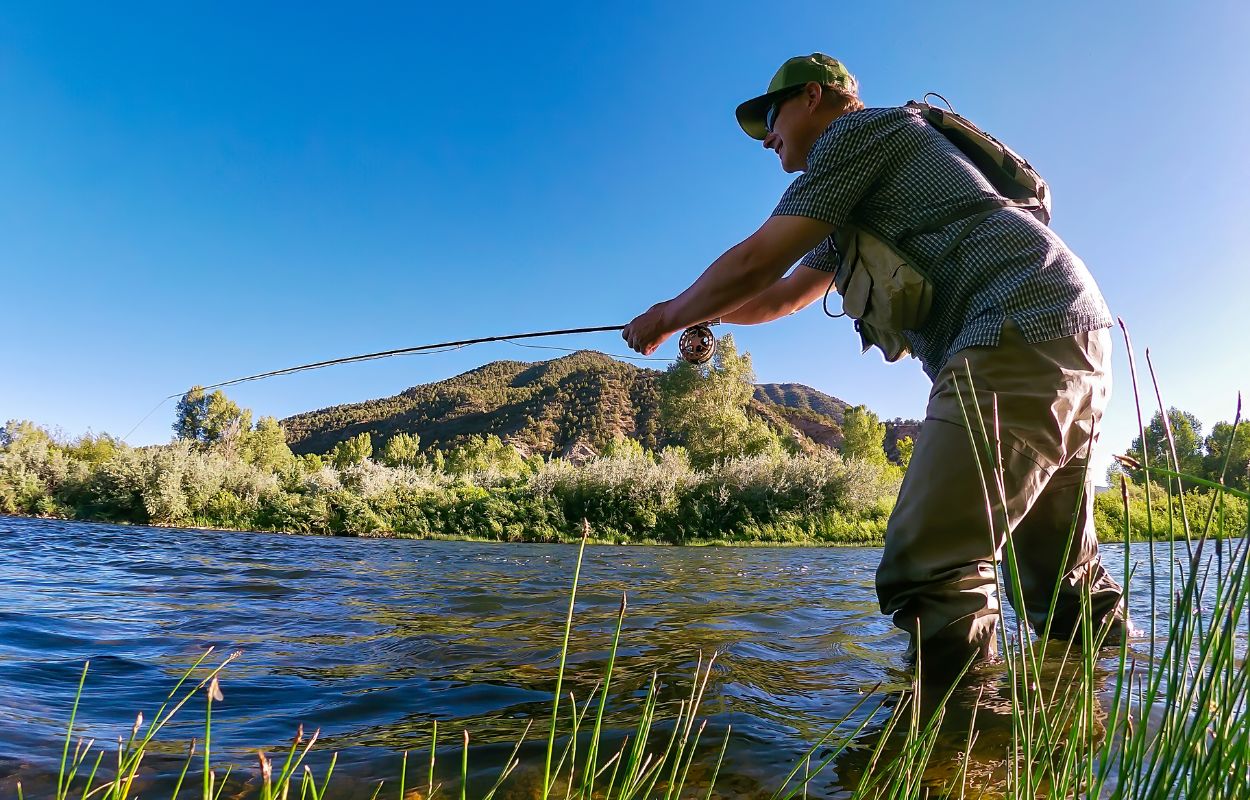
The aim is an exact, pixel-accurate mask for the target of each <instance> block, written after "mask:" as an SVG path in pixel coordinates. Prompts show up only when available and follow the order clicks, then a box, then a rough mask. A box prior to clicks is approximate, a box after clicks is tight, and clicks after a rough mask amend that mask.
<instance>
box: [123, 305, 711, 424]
mask: <svg viewBox="0 0 1250 800" xmlns="http://www.w3.org/2000/svg"><path fill="white" fill-rule="evenodd" d="M719 324H720V320H719V319H714V320H709V321H708V322H704V323H700V324H698V325H692V326H690V327H689V328H686V330H685V331H683V332H682V334H681V338H680V339H678V342H677V349H678V352H679V353H680V354H681V357H682V358H683V359H684V360H686V361H688V362H690V363H691V364H696V365H701V364H706V363H707V362H709V361H711V360H712V356H714V355H715V354H716V336H715V335H714V334H713V333H712V330H711V327H710V326H712V325H719ZM622 330H625V326H624V325H601V326H598V327H594V328H565V329H563V330H558V331H534V332H531V333H514V334H511V335H508V336H483V337H481V338H479V339H461V340H459V341H455V342H438V343H437V344H422V345H417V346H416V347H400V348H397V349H395V350H379V351H378V352H376V353H364V354H362V355H358V356H346V357H344V358H332V359H329V360H327V361H316V362H313V363H311V364H300V365H299V366H295V367H286V368H285V369H276V370H272V371H270V372H261V373H257V374H256V375H248V376H246V377H243V378H234V379H232V380H228V381H222V382H221V383H213V384H210V385H208V386H201V387H200V389H201V391H206V390H208V389H220V388H222V387H223V386H234V385H236V384H240V383H247V382H248V381H258V380H262V379H264V378H276V377H278V376H279V375H292V374H294V373H296V372H304V371H306V370H311V369H321V368H323V367H333V366H337V365H339V364H355V363H357V362H360V361H373V360H374V359H379V358H390V357H391V356H403V355H411V354H415V353H437V352H446V351H449V350H458V349H460V348H462V347H468V346H469V345H474V344H487V343H489V342H511V341H513V340H515V339H537V338H539V337H544V336H572V335H574V334H580V333H605V332H608V331H622ZM523 346H524V345H523ZM183 396H185V393H180V394H171V395H170V396H169V397H166V398H165V399H164V400H162V401H161V402H160V403H159V404H158V405H157V406H156V408H154V409H152V410H151V411H149V412H148V413H147V415H146V416H144V418H143V419H141V420H139V423H138V425H135V426H134V428H131V430H130V433H128V434H126V435H125V436H123V437H122V441H125V440H126V439H127V438H129V437H130V434H131V433H134V432H135V431H136V430H138V429H139V425H142V424H143V423H144V422H146V421H147V419H148V417H150V416H152V414H154V413H155V412H156V409H157V408H160V407H161V406H162V405H164V404H165V403H166V402H167V401H169V400H172V399H174V398H175V397H183Z"/></svg>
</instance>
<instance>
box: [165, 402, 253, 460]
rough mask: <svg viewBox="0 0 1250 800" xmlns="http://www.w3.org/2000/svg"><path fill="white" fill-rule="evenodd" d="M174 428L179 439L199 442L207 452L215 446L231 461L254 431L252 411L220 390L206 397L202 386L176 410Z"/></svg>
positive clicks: (179, 404)
mask: <svg viewBox="0 0 1250 800" xmlns="http://www.w3.org/2000/svg"><path fill="white" fill-rule="evenodd" d="M173 429H174V434H175V435H176V436H177V437H178V438H179V439H186V440H188V441H192V442H196V443H197V444H199V445H201V446H202V447H203V448H205V449H207V448H209V447H213V446H216V447H218V448H219V449H220V450H221V452H222V453H223V454H224V455H225V456H226V457H227V458H232V457H233V456H235V455H236V454H237V453H238V452H239V451H240V450H241V449H242V445H243V444H244V442H243V440H244V439H245V438H246V435H247V434H248V432H250V431H251V430H252V409H250V408H239V405H238V403H235V402H234V401H233V400H231V399H230V398H228V397H226V394H225V392H223V391H221V390H220V389H218V390H217V391H215V392H213V393H212V394H210V395H205V394H204V390H203V389H202V388H201V387H199V386H193V387H191V389H190V390H188V391H187V393H186V394H184V395H183V396H182V399H181V400H179V401H178V405H177V406H176V407H175V408H174V424H173Z"/></svg>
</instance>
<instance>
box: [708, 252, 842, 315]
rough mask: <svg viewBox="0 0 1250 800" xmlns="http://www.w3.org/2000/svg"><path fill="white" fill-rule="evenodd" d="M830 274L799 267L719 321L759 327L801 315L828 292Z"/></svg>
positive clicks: (831, 276)
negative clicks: (799, 313)
mask: <svg viewBox="0 0 1250 800" xmlns="http://www.w3.org/2000/svg"><path fill="white" fill-rule="evenodd" d="M832 279H833V275H832V273H829V272H824V271H822V270H818V269H812V268H811V267H804V266H798V267H795V268H794V272H791V273H790V274H789V275H787V276H786V277H784V278H782V279H781V280H779V281H777V282H776V283H774V284H773V285H772V286H769V287H768V288H767V289H765V290H764V291H762V292H760V293H759V294H757V295H756V296H755V297H753V298H751V299H750V300H748V301H747V302H746V303H744V304H743V305H742V306H740V307H739V308H738V309H737V310H736V311H731V312H729V313H728V314H726V315H724V316H723V317H721V321H722V322H728V323H731V324H733V325H759V324H760V323H761V322H772V321H773V320H775V319H781V318H782V317H784V316H787V315H789V314H793V313H794V312H796V311H802V310H803V309H805V308H807V307H808V306H810V305H811V304H812V303H814V302H816V301H817V300H819V299H820V298H821V297H823V296H824V294H825V292H827V291H829V288H830V287H829V283H830V281H831V280H832Z"/></svg>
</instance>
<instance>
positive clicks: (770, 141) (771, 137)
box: [764, 132, 781, 150]
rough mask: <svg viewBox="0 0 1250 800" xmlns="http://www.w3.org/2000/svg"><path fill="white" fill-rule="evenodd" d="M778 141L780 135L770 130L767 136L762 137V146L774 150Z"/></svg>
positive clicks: (779, 140)
mask: <svg viewBox="0 0 1250 800" xmlns="http://www.w3.org/2000/svg"><path fill="white" fill-rule="evenodd" d="M780 143H781V137H779V136H778V135H777V134H775V133H771V132H770V133H769V134H768V135H767V136H765V137H764V146H765V147H767V148H768V149H769V150H776V149H777V146H778V145H779V144H780Z"/></svg>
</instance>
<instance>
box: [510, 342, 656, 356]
mask: <svg viewBox="0 0 1250 800" xmlns="http://www.w3.org/2000/svg"><path fill="white" fill-rule="evenodd" d="M504 341H505V342H507V343H508V344H514V345H516V346H517V347H528V348H529V349H531V350H559V351H560V352H562V353H580V352H581V350H578V349H575V348H572V347H552V346H551V345H548V344H521V343H520V342H514V341H512V340H511V339H505V340H504ZM584 349H585V348H582V350H584ZM604 355H605V356H608V357H609V358H616V359H620V360H621V361H668V360H669V359H667V358H647V357H646V356H621V355H617V354H616V353H604Z"/></svg>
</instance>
